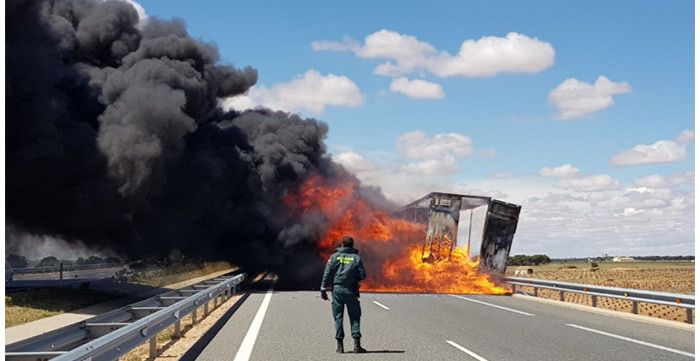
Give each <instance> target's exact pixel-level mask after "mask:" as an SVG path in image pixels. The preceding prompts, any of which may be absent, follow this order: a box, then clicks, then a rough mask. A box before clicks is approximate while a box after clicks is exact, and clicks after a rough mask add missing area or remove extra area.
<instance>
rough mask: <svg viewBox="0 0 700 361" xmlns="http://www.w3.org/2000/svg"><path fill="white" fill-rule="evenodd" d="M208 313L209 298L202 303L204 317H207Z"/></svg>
mask: <svg viewBox="0 0 700 361" xmlns="http://www.w3.org/2000/svg"><path fill="white" fill-rule="evenodd" d="M208 314H209V300H207V302H205V303H204V317H207V315H208Z"/></svg>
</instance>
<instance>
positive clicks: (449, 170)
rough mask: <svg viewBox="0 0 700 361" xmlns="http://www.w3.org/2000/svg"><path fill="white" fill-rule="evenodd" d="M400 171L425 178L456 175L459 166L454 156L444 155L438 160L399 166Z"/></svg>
mask: <svg viewBox="0 0 700 361" xmlns="http://www.w3.org/2000/svg"><path fill="white" fill-rule="evenodd" d="M401 171H403V172H405V173H409V174H419V175H425V176H445V175H452V174H457V172H459V165H458V164H457V160H456V159H455V157H454V156H452V155H446V156H444V157H440V158H429V159H425V160H422V161H420V162H413V163H408V164H406V165H403V166H401Z"/></svg>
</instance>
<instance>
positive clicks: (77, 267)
mask: <svg viewBox="0 0 700 361" xmlns="http://www.w3.org/2000/svg"><path fill="white" fill-rule="evenodd" d="M116 267H127V264H126V263H84V264H66V263H59V264H58V265H56V266H46V267H26V268H13V269H12V272H13V273H15V274H25V273H55V272H59V271H64V272H69V271H84V270H92V269H101V268H116Z"/></svg>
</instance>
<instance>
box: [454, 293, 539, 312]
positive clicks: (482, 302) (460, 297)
mask: <svg viewBox="0 0 700 361" xmlns="http://www.w3.org/2000/svg"><path fill="white" fill-rule="evenodd" d="M450 296H452V297H456V298H459V299H462V300H465V301H469V302H474V303H478V304H481V305H485V306H490V307H494V308H498V309H500V310H504V311H510V312H514V313H517V314H519V315H524V316H534V314H532V313H528V312H523V311H518V310H515V309H512V308H508V307H504V306H499V305H495V304H493V303H488V302H484V301H479V300H475V299H473V298H469V297H464V296H458V295H450Z"/></svg>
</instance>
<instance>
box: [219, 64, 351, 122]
mask: <svg viewBox="0 0 700 361" xmlns="http://www.w3.org/2000/svg"><path fill="white" fill-rule="evenodd" d="M362 103H363V95H362V93H361V92H360V89H359V88H358V87H357V85H356V84H355V83H354V82H353V81H352V80H350V79H349V78H348V77H345V76H342V75H335V74H327V75H323V74H321V73H319V72H318V71H316V70H313V69H311V70H308V71H307V72H306V73H304V74H302V75H299V76H297V78H296V79H294V80H292V81H290V82H288V83H281V84H275V85H273V86H272V87H270V88H267V87H265V86H255V87H253V88H251V89H250V90H249V91H248V93H247V94H246V95H238V96H235V97H231V98H227V99H224V100H223V105H224V107H225V108H227V109H236V110H244V109H250V108H254V107H256V106H264V107H267V108H271V109H275V110H285V111H290V112H303V111H307V112H310V113H313V114H320V113H323V111H324V110H325V108H326V107H327V106H338V107H351V108H354V107H359V106H360V105H362Z"/></svg>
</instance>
